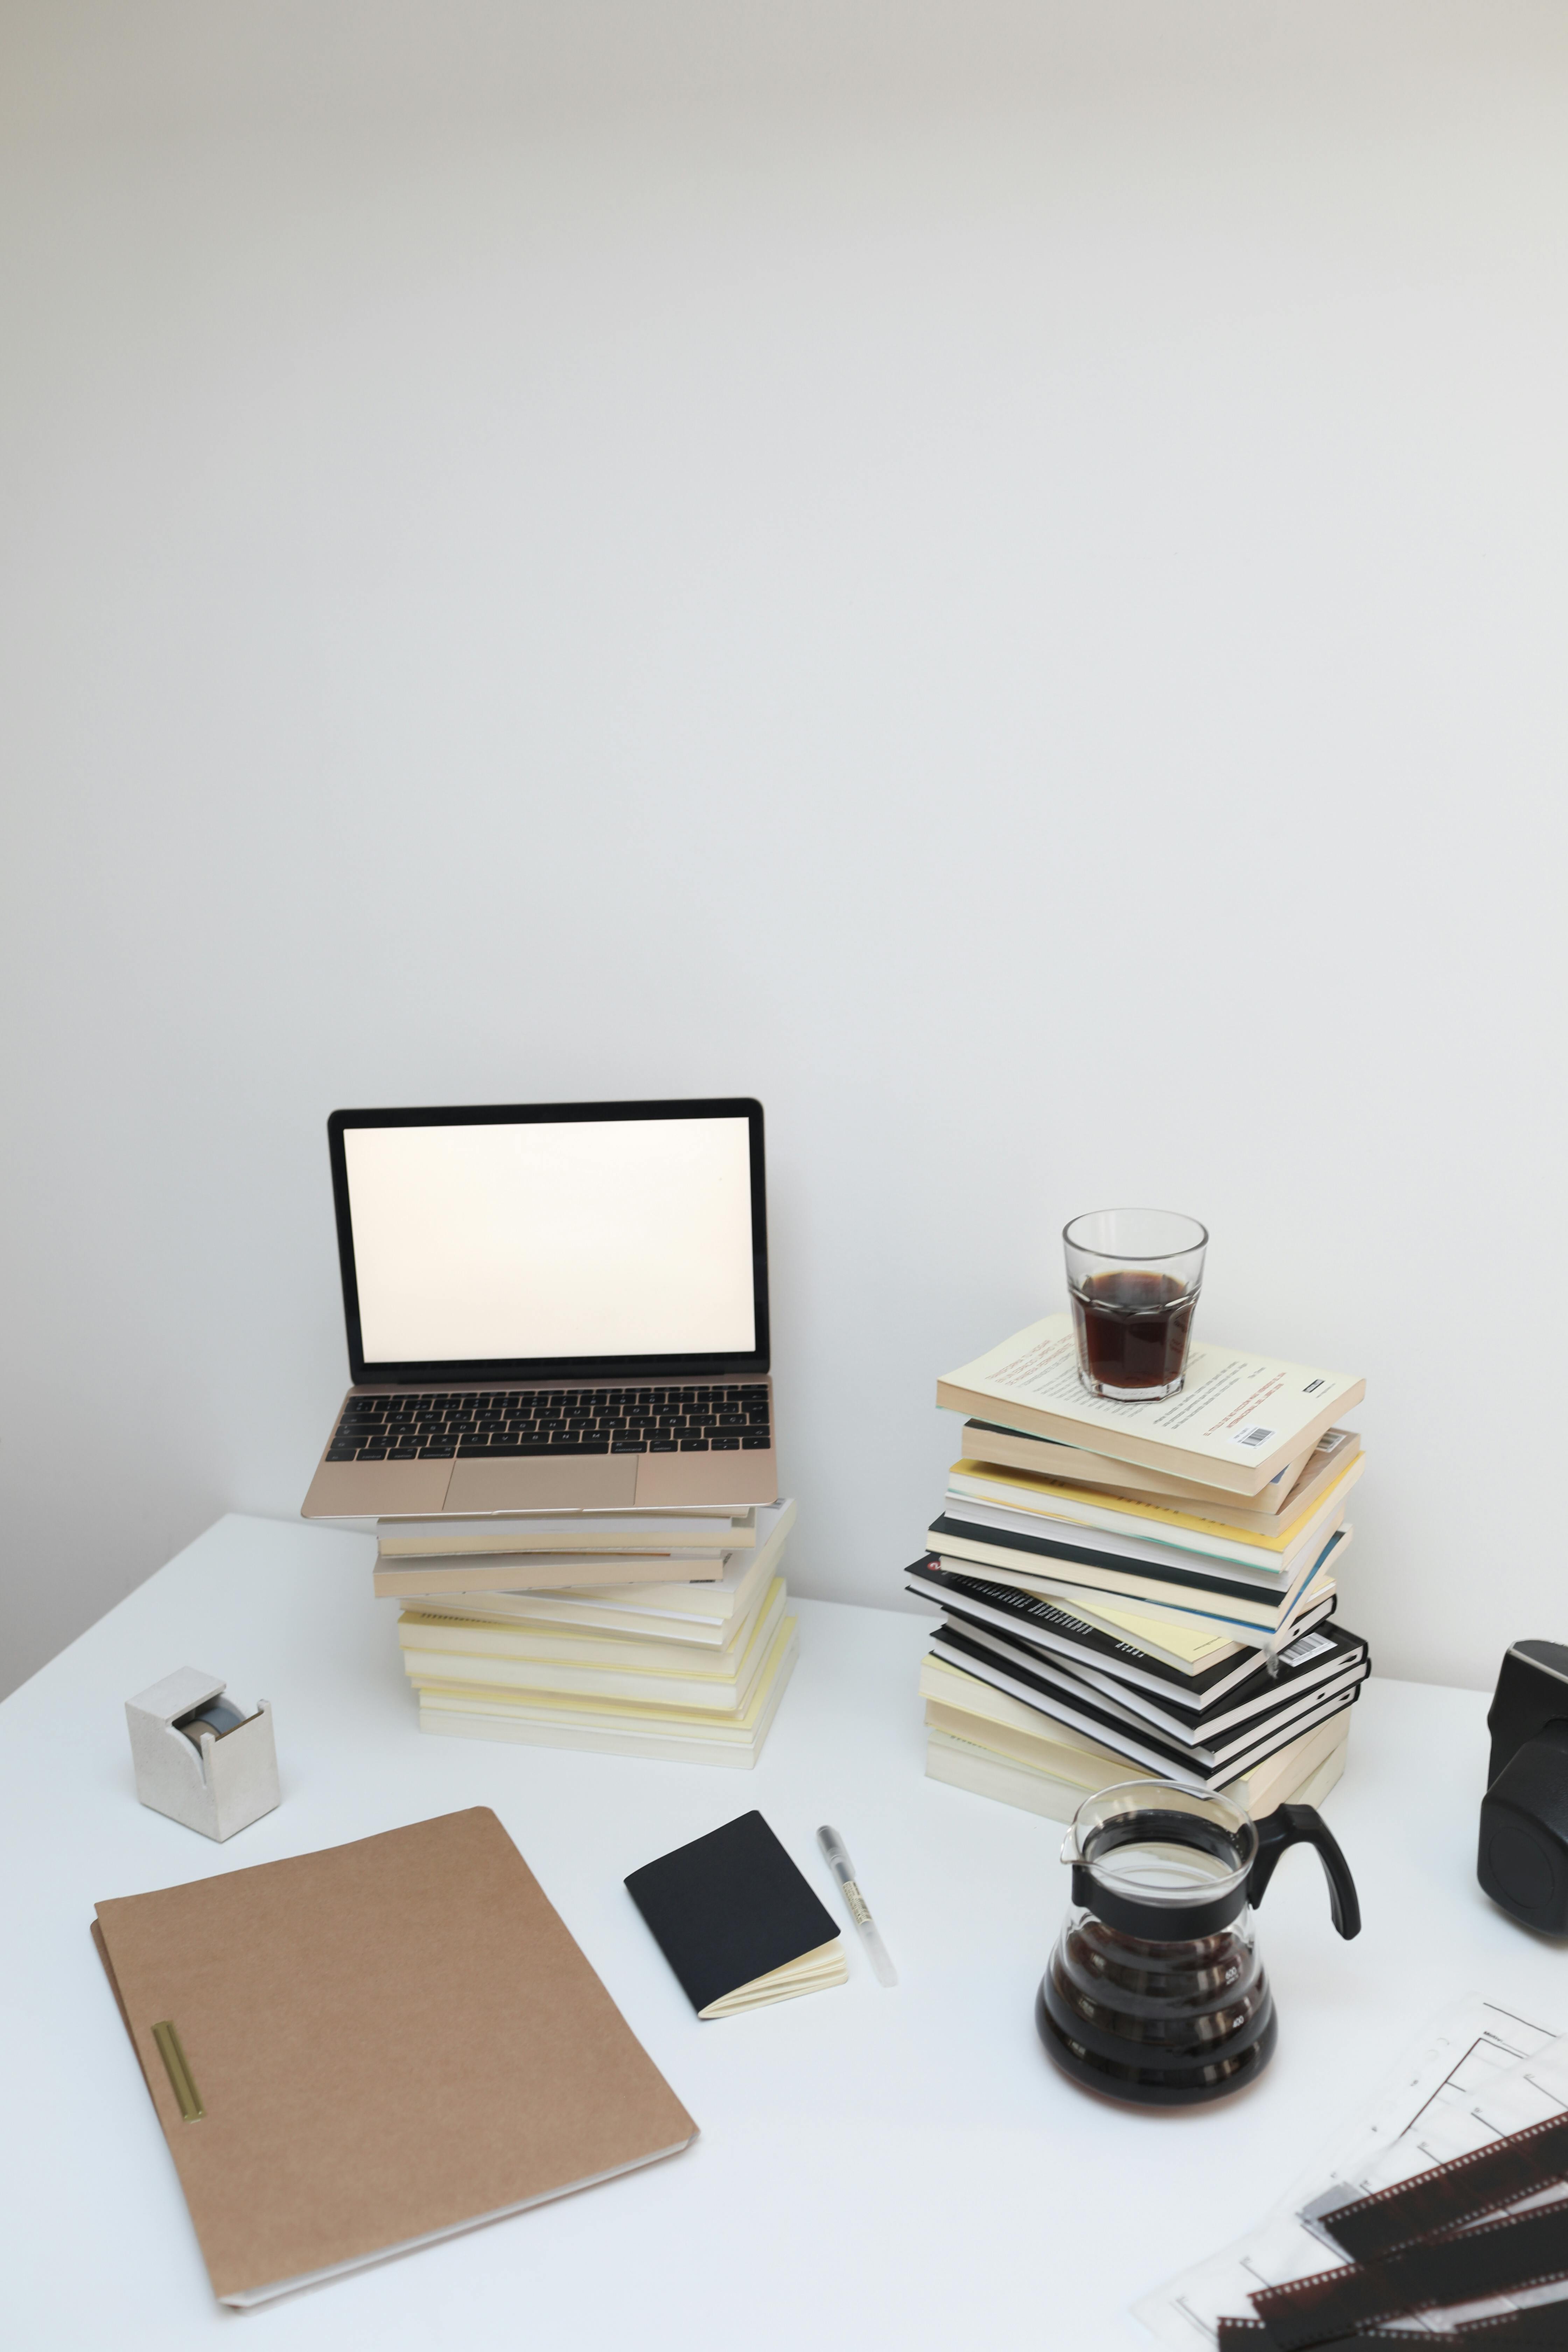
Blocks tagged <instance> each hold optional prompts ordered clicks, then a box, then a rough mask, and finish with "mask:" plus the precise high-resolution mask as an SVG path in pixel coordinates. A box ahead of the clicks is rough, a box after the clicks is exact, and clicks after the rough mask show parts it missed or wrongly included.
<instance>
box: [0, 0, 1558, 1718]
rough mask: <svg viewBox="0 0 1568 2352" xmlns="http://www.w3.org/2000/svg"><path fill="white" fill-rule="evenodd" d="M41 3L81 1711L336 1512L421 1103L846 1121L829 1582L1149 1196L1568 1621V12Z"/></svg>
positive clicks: (44, 433)
mask: <svg viewBox="0 0 1568 2352" xmlns="http://www.w3.org/2000/svg"><path fill="white" fill-rule="evenodd" d="M0 33H3V37H4V40H5V45H6V48H5V57H4V59H3V60H0V112H3V116H4V155H3V162H0V240H3V243H4V271H5V276H4V284H3V288H0V309H3V317H4V321H5V324H4V330H3V333H4V341H5V359H4V368H3V379H4V381H3V399H4V411H3V416H0V434H3V446H0V462H3V465H4V476H3V478H0V506H3V510H4V522H3V526H0V527H3V530H4V539H5V557H4V562H5V573H4V583H3V588H0V594H3V600H4V601H3V605H0V711H3V719H0V724H3V728H4V739H5V761H4V773H5V796H6V815H5V831H4V842H5V856H4V866H5V894H6V901H7V905H6V911H5V934H4V952H5V960H6V966H7V986H6V994H5V1030H6V1041H7V1055H8V1062H7V1075H6V1076H5V1097H4V1099H5V1114H6V1116H5V1130H6V1139H5V1154H6V1160H5V1179H4V1181H5V1194H4V1208H3V1226H4V1245H5V1280H6V1301H7V1303H6V1305H5V1349H4V1353H5V1370H4V1382H5V1392H4V1397H3V1399H0V1413H3V1423H0V1438H3V1444H0V1479H3V1503H4V1528H5V1557H4V1567H3V1570H0V1576H3V1582H0V1608H3V1612H4V1619H3V1622H4V1659H3V1664H0V1686H4V1685H8V1684H9V1683H11V1682H14V1681H15V1680H16V1679H18V1678H20V1677H21V1676H22V1675H25V1674H26V1673H27V1672H29V1671H30V1670H31V1669H32V1668H34V1667H35V1666H36V1665H37V1664H39V1663H41V1661H42V1660H43V1659H44V1658H45V1657H47V1655H48V1654H51V1653H52V1652H53V1651H54V1650H55V1649H57V1648H58V1646H59V1645H60V1644H61V1643H64V1642H66V1641H67V1640H68V1639H69V1638H70V1637H71V1636H72V1635H73V1634H74V1633H76V1632H78V1631H79V1629H80V1628H81V1627H82V1626H83V1625H85V1624H86V1623H87V1622H89V1621H90V1620H91V1619H92V1618H93V1617H94V1616H95V1615H97V1614H98V1613H99V1612H101V1611H102V1610H103V1609H105V1608H106V1607H108V1606H109V1605H110V1603H111V1602H113V1601H115V1600H116V1599H118V1598H119V1597H120V1596H121V1594H122V1593H123V1592H124V1591H127V1590H128V1589H129V1588H130V1587H131V1586H132V1584H134V1583H135V1582H136V1581H137V1580H140V1579H141V1578H142V1577H143V1576H145V1575H146V1574H148V1573H149V1572H150V1571H151V1570H153V1568H155V1567H156V1566H157V1565H158V1564H159V1562H160V1561H161V1560H162V1559H163V1558H165V1557H166V1556H167V1554H168V1553H169V1552H170V1551H171V1550H172V1549H174V1547H175V1546H177V1545H179V1544H180V1543H182V1542H184V1540H185V1539H186V1538H189V1537H190V1536H192V1535H194V1534H195V1532H196V1531H197V1530H198V1529H199V1528H201V1527H202V1526H203V1525H204V1524H205V1523H206V1521H207V1520H208V1519H210V1518H211V1517H213V1516H214V1515H216V1513H217V1512H219V1511H220V1510H222V1509H224V1508H226V1507H238V1508H241V1509H246V1510H253V1511H259V1512H267V1513H273V1514H277V1515H279V1516H289V1515H291V1514H292V1513H293V1512H294V1511H295V1510H296V1509H297V1508H298V1505H299V1501H300V1496H301V1495H302V1493H303V1490H304V1487H305V1485H306V1482H307V1479H308V1477H309V1475H310V1469H311V1466H312V1465H313V1463H314V1460H315V1456H316V1453H317V1450H318V1447H319V1445H320V1444H321V1439H322V1436H323V1434H324V1433H325V1430H326V1427H327V1425H328V1420H329V1416H330V1415H331V1412H332V1409H333V1407H334V1405H335V1403H336V1402H337V1399H338V1396H339V1394H340V1392H341V1390H342V1384H343V1381H344V1377H345V1365H344V1356H343V1346H342V1326H341V1319H340V1311H339V1305H338V1297H337V1276H336V1264H335V1254H334V1245H333V1237H332V1227H331V1214H330V1193H329V1184H328V1172H327V1160H326V1149H325V1143H324V1139H323V1132H322V1129H323V1121H324V1119H325V1118H326V1115H327V1112H328V1111H329V1110H330V1109H331V1108H332V1107H333V1106H334V1105H335V1104H339V1103H378V1102H399V1101H439V1100H451V1101H464V1100H473V1099H490V1100H494V1099H498V1098H499V1099H530V1098H535V1099H537V1098H542V1097H602V1096H607V1095H637V1094H648V1095H677V1094H684V1093H707V1092H731V1091H734V1092H741V1091H746V1092H752V1091H754V1092H756V1093H757V1094H759V1095H761V1096H762V1097H763V1100H764V1101H765V1103H766V1105H767V1108H768V1113H769V1118H770V1138H769V1139H770V1155H771V1169H770V1173H771V1199H772V1217H773V1244H774V1253H775V1261H774V1262H775V1276H774V1318H775V1331H776V1338H777V1355H776V1360H775V1369H776V1371H777V1374H778V1381H779V1391H780V1398H781V1421H782V1423H783V1428H784V1454H785V1464H786V1470H787V1478H788V1483H789V1485H790V1486H792V1487H793V1488H794V1489H795V1490H796V1491H797V1492H798V1494H799V1495H800V1496H801V1498H802V1515H801V1525H800V1533H799V1536H798V1538H797V1539H796V1545H795V1564H794V1576H795V1581H796V1582H797V1583H798V1584H799V1586H800V1587H801V1588H802V1589H803V1590H805V1591H810V1592H816V1593H825V1594H828V1595H838V1596H841V1597H844V1598H849V1599H855V1600H860V1601H878V1602H880V1603H884V1604H886V1605H889V1606H897V1605H899V1602H900V1580H899V1576H898V1573H897V1571H898V1570H899V1569H900V1566H901V1565H902V1564H903V1563H904V1562H905V1561H906V1560H908V1559H910V1558H911V1557H912V1556H913V1555H914V1553H915V1552H916V1551H917V1549H919V1546H920V1541H921V1534H922V1531H923V1528H924V1527H925V1525H926V1522H927V1518H928V1517H929V1515H930V1512H931V1509H932V1507H934V1505H935V1501H936V1497H937V1495H938V1492H939V1491H940V1472H941V1470H942V1465H944V1463H945V1462H946V1461H947V1459H949V1458H950V1456H951V1453H952V1433H953V1431H954V1429H955V1427H956V1424H954V1423H948V1422H946V1421H944V1420H943V1419H942V1418H941V1417H939V1416H938V1415H937V1414H936V1412H934V1409H933V1406H932V1402H931V1397H932V1383H933V1380H934V1377H935V1375H936V1373H937V1372H938V1371H939V1370H943V1369H945V1368H946V1367H947V1366H949V1365H950V1364H952V1363H953V1362H956V1361H958V1360H963V1358H965V1357H966V1356H968V1355H970V1354H971V1353H973V1352H974V1351H976V1350H977V1349H980V1348H981V1347H982V1346H984V1345H986V1344H988V1343H989V1342H991V1341H992V1340H994V1339H998V1338H1000V1337H1001V1336H1003V1335H1004V1334H1005V1332H1007V1331H1008V1330H1010V1329H1012V1328H1016V1326H1018V1325H1019V1324H1021V1323H1023V1322H1025V1321H1026V1320H1027V1319H1028V1318H1032V1317H1033V1316H1035V1315H1036V1314H1037V1313H1040V1312H1043V1311H1045V1310H1047V1308H1049V1307H1052V1306H1054V1305H1058V1304H1060V1303H1061V1277H1060V1272H1059V1264H1058V1244H1057V1239H1056V1235H1057V1232H1058V1228H1059V1226H1060V1224H1061V1223H1062V1222H1063V1219H1064V1217H1066V1216H1067V1215H1068V1214H1069V1213H1072V1212H1074V1211H1076V1210H1079V1209H1082V1208H1086V1207H1091V1206H1096V1205H1100V1204H1101V1203H1104V1202H1110V1201H1115V1200H1125V1199H1129V1198H1131V1199H1143V1200H1153V1201H1160V1202H1169V1203H1170V1204H1171V1205H1173V1206H1177V1207H1182V1208H1187V1209H1191V1210H1194V1211H1196V1212H1197V1213H1200V1214H1201V1215H1203V1216H1204V1217H1205V1219H1206V1220H1207V1221H1208V1222H1209V1223H1210V1224H1211V1225H1212V1228H1213V1232H1214V1236H1215V1240H1214V1245H1213V1249H1212V1252H1211V1265H1210V1282H1209V1286H1208V1291H1207V1295H1206V1301H1205V1312H1204V1319H1205V1327H1206V1328H1207V1329H1208V1331H1209V1332H1210V1334H1211V1335H1213V1336H1216V1337H1237V1338H1242V1339H1247V1340H1248V1341H1250V1342H1251V1343H1252V1344H1254V1345H1257V1346H1258V1347H1261V1348H1262V1349H1266V1350H1268V1351H1272V1352H1275V1353H1279V1354H1283V1355H1289V1356H1300V1357H1305V1358H1308V1359H1310V1360H1316V1361H1321V1362H1323V1363H1327V1364H1331V1365H1335V1366H1350V1367H1354V1368H1356V1369H1360V1370H1365V1372H1366V1373H1367V1375H1368V1377H1369V1380H1370V1382H1371V1387H1370V1392H1369V1397H1368V1401H1367V1403H1366V1405H1365V1407H1364V1408H1363V1412H1362V1414H1361V1416H1360V1419H1361V1422H1362V1425H1363V1429H1364V1431H1365V1433H1366V1434H1367V1438H1368V1443H1369V1449H1370V1451H1371V1454H1372V1456H1373V1461H1372V1466H1371V1468H1370V1470H1369V1474H1368V1477H1367V1481H1366V1483H1365V1486H1364V1487H1363V1496H1362V1498H1361V1499H1360V1500H1359V1501H1358V1504H1357V1509H1356V1521H1357V1530H1358V1537H1357V1547H1356V1551H1355V1554H1354V1556H1353V1559H1352V1561H1351V1562H1350V1563H1348V1564H1347V1570H1346V1595H1345V1603H1344V1613H1345V1615H1346V1617H1347V1619H1348V1621H1349V1622H1352V1623H1353V1624H1355V1625H1356V1626H1358V1627H1360V1628H1362V1629H1363V1630H1364V1631H1366V1632H1367V1633H1369V1634H1370V1635H1371V1636H1372V1637H1373V1643H1374V1647H1375V1651H1376V1654H1377V1658H1378V1661H1379V1664H1381V1665H1382V1667H1383V1668H1384V1670H1385V1671H1390V1672H1393V1673H1395V1674H1403V1675H1417V1676H1426V1677H1436V1678H1441V1679H1445V1680H1451V1681H1457V1682H1464V1683H1469V1684H1473V1685H1482V1684H1488V1683H1489V1682H1490V1680H1491V1678H1492V1676H1493V1675H1494V1674H1495V1671H1496V1666H1497V1663H1498V1658H1499V1655H1500V1651H1501V1649H1502V1647H1503V1646H1504V1645H1505V1643H1507V1642H1508V1641H1510V1640H1511V1639H1516V1638H1518V1637H1519V1636H1521V1635H1523V1634H1547V1635H1555V1636H1557V1637H1558V1638H1568V1591H1565V1589H1564V1577H1563V1568H1562V1566H1561V1558H1562V1553H1561V1539H1560V1538H1559V1537H1558V1535H1557V1533H1556V1526H1555V1521H1556V1509H1555V1497H1556V1494H1557V1489H1558V1485H1559V1463H1560V1455H1561V1451H1562V1432H1563V1401H1564V1400H1563V1379H1564V1372H1563V1368H1564V1354H1563V1345H1564V1332H1565V1330H1568V1302H1565V1300H1564V1297H1563V1246H1562V1244H1563V1229H1564V1204H1563V1164H1562V1162H1563V1153H1562V1145H1563V1111H1562V1076H1561V1037H1562V1029H1561V1009H1562V1000H1563V947H1562V929H1563V916H1562V905H1563V828H1564V819H1563V785H1564V775H1565V751H1568V710H1565V705H1564V684H1563V656H1564V646H1565V625H1568V585H1565V573H1564V564H1565V548H1568V426H1565V419H1568V15H1565V14H1564V12H1563V9H1562V8H1561V7H1560V6H1559V5H1555V0H1549V5H1523V0H1484V5H1483V0H1472V5H1467V6H1453V5H1441V0H1418V5H1417V4H1416V0H1413V5H1396V0H1276V5H1262V0H1245V5H1244V4H1243V0H1234V5H1233V4H1232V0H1038V5H1027V6H1026V5H1023V0H1019V5H1016V6H1011V5H1007V0H927V5H924V6H921V5H912V0H911V5H892V0H838V4H837V5H826V0H820V5H794V6H791V5H784V0H774V5H772V6H770V7H768V8H766V9H761V8H751V9H743V8H742V7H741V6H739V5H728V6H725V5H719V0H686V5H669V6H666V7H664V8H661V9H655V8H649V7H647V6H643V5H633V0H600V5H597V6H590V5H585V0H570V5H569V0H536V5H532V6H527V5H510V6H504V7H503V6H501V5H499V0H498V5H493V6H486V5H482V0H443V5H436V0H425V5H421V6H418V7H412V6H403V7H398V6H395V5H387V6H383V7H379V8H377V9H374V10H371V9H366V8H363V7H355V6H351V5H347V0H310V5H304V0H298V5H283V4H282V0H262V5H250V6H241V5H238V0H163V5H158V0H144V5H137V6H134V7H130V8H127V7H125V6H123V5H107V0H105V5H83V0H11V5H10V6H9V7H8V9H7V10H6V12H5V17H4V24H3V27H0ZM216 1663H217V1664H224V1663H225V1662H223V1661H217V1662H216ZM235 1670H236V1671H237V1666H236V1668H235Z"/></svg>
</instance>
